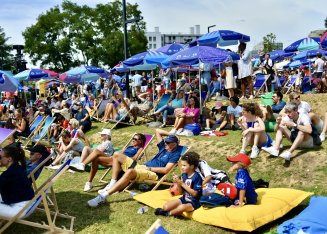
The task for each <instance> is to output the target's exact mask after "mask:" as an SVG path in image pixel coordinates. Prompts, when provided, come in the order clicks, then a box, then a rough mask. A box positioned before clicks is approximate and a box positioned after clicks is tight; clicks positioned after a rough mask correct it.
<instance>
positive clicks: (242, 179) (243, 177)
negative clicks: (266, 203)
mask: <svg viewBox="0 0 327 234" xmlns="http://www.w3.org/2000/svg"><path fill="white" fill-rule="evenodd" d="M227 160H228V161H230V162H232V163H233V165H232V167H231V168H230V169H229V170H228V172H229V173H230V172H232V171H237V174H236V184H235V186H236V188H237V190H238V198H236V199H235V200H234V205H233V207H242V206H243V202H244V198H246V204H256V203H257V197H258V194H257V193H256V192H255V189H254V185H253V181H252V179H251V177H250V174H249V170H248V166H250V165H251V159H250V158H249V157H248V156H247V155H246V154H243V153H239V154H238V155H236V156H234V157H228V158H227Z"/></svg>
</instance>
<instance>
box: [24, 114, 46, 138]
mask: <svg viewBox="0 0 327 234" xmlns="http://www.w3.org/2000/svg"><path fill="white" fill-rule="evenodd" d="M44 120H45V117H44V116H40V115H38V116H36V118H35V119H34V121H33V122H32V123H31V126H30V131H31V133H30V135H28V137H20V138H22V139H29V138H31V137H32V136H33V134H34V131H35V130H36V129H38V128H39V126H40V125H41V124H42V123H43V122H44Z"/></svg>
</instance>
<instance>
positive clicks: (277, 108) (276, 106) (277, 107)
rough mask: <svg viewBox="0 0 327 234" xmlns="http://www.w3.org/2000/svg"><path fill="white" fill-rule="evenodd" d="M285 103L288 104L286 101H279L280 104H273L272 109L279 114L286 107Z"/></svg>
mask: <svg viewBox="0 0 327 234" xmlns="http://www.w3.org/2000/svg"><path fill="white" fill-rule="evenodd" d="M285 105H286V102H284V101H280V103H278V104H273V105H271V109H272V111H273V112H274V113H277V114H279V112H281V110H282V109H283V108H284V106H285Z"/></svg>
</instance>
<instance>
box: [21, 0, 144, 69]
mask: <svg viewBox="0 0 327 234" xmlns="http://www.w3.org/2000/svg"><path fill="white" fill-rule="evenodd" d="M126 8H127V10H126V11H127V18H137V17H140V16H141V11H140V10H139V9H138V4H134V5H133V4H129V3H128V4H127V6H126ZM128 30H129V31H128V43H129V55H133V54H136V53H140V52H143V51H145V50H146V45H147V39H146V37H145V35H144V32H145V22H144V21H138V22H135V23H131V24H129V29H128ZM23 36H24V38H25V50H24V52H25V53H27V54H29V56H30V58H31V60H32V62H33V63H37V62H40V63H41V65H42V66H44V67H48V68H51V69H55V70H57V71H65V70H68V69H69V68H71V67H74V66H77V65H80V64H85V65H94V66H103V65H109V66H114V65H116V64H117V63H118V62H119V61H121V60H123V59H124V36H123V17H122V3H121V2H120V1H119V0H115V1H113V2H109V3H107V4H98V5H96V6H95V7H94V8H91V7H89V6H87V5H82V6H80V5H77V4H75V3H72V2H70V1H64V2H63V3H62V5H61V6H56V7H54V8H50V9H49V10H48V11H46V12H45V13H42V14H41V15H39V17H38V18H37V22H36V23H35V24H34V25H32V26H30V27H28V28H27V29H26V30H25V31H24V32H23Z"/></svg>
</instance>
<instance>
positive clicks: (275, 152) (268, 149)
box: [261, 146, 279, 157]
mask: <svg viewBox="0 0 327 234" xmlns="http://www.w3.org/2000/svg"><path fill="white" fill-rule="evenodd" d="M261 149H262V150H264V151H266V152H267V153H269V154H271V155H273V156H275V157H277V156H278V155H279V150H277V149H275V147H274V146H270V147H262V148H261Z"/></svg>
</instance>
